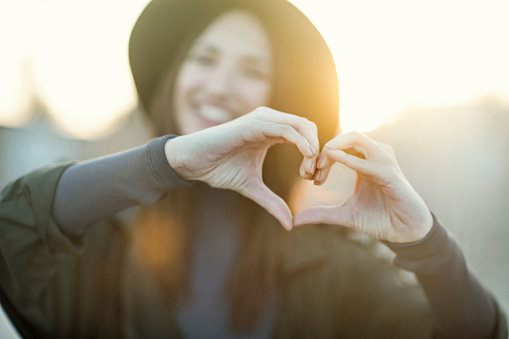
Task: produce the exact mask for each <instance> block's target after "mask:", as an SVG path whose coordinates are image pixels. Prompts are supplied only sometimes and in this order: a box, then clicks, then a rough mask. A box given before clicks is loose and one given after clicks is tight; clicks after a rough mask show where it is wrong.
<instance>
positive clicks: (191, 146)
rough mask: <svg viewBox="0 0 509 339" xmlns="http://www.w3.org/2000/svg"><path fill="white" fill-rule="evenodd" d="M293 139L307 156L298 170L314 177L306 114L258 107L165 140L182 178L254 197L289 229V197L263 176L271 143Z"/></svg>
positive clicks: (312, 133)
mask: <svg viewBox="0 0 509 339" xmlns="http://www.w3.org/2000/svg"><path fill="white" fill-rule="evenodd" d="M283 142H289V143H293V144H295V145H296V146H297V148H298V149H299V151H300V152H301V153H302V155H303V156H304V159H303V161H302V164H301V166H300V170H299V173H300V175H301V176H302V177H303V178H305V179H309V180H311V179H313V174H314V171H315V163H316V157H317V154H318V148H319V143H318V137H317V130H316V126H315V124H314V123H312V122H309V121H308V120H307V119H305V118H301V117H298V116H295V115H292V114H287V113H282V112H278V111H276V110H273V109H270V108H266V107H260V108H258V109H256V110H255V111H253V112H251V113H249V114H246V115H244V116H242V117H239V118H237V119H235V120H232V121H230V122H227V123H224V124H221V125H218V126H214V127H212V128H207V129H205V130H202V131H199V132H196V133H192V134H188V135H184V136H179V137H177V138H173V139H170V140H168V141H167V143H166V145H165V154H166V158H167V160H168V163H169V164H170V166H171V167H172V168H173V169H174V171H175V172H176V173H177V174H178V175H179V176H180V177H181V178H182V179H184V180H199V181H203V182H206V183H207V184H209V185H210V186H212V187H216V188H222V189H230V190H233V191H236V192H239V193H241V194H242V195H244V196H245V197H247V198H249V199H251V200H253V201H254V202H256V203H257V204H259V205H260V206H262V207H263V208H265V209H266V210H267V211H268V212H269V213H271V214H272V215H273V216H274V217H276V218H277V219H278V220H279V221H280V222H281V224H282V225H283V227H285V228H286V229H287V230H290V229H291V228H292V220H293V217H292V213H291V211H290V209H289V207H288V205H287V204H286V202H285V201H284V200H283V199H281V198H280V197H279V196H277V195H276V194H275V193H274V192H272V191H271V190H270V189H269V188H268V187H267V186H265V184H264V183H263V180H262V166H263V161H264V159H265V155H266V154H267V150H268V149H269V147H270V146H272V145H274V144H276V143H283Z"/></svg>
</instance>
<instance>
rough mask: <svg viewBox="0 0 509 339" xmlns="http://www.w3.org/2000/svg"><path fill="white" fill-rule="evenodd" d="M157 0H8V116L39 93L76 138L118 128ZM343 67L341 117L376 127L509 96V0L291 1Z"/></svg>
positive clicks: (3, 85)
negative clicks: (408, 110) (404, 113)
mask: <svg viewBox="0 0 509 339" xmlns="http://www.w3.org/2000/svg"><path fill="white" fill-rule="evenodd" d="M147 2H148V0H131V1H121V0H107V1H106V0H91V1H86V2H75V1H65V0H45V1H42V0H16V1H14V0H12V1H2V2H0V48H1V50H2V53H0V74H1V75H2V76H1V77H0V124H1V125H4V126H21V125H23V124H24V123H26V122H27V121H28V120H29V119H30V113H31V112H32V110H33V104H34V100H35V101H37V103H38V104H42V105H43V106H44V107H45V109H46V110H47V112H48V113H49V114H50V115H51V116H52V118H53V119H54V121H55V122H56V124H57V125H58V126H59V127H60V128H61V130H62V131H65V133H67V134H68V135H70V136H73V137H75V138H82V139H93V138H99V137H101V136H104V135H106V134H108V133H110V132H111V131H112V130H114V129H115V127H116V126H117V125H118V122H119V120H120V119H121V118H122V117H123V116H125V115H126V113H127V112H129V111H130V110H132V109H133V108H134V106H135V104H136V100H135V92H134V87H133V83H132V79H131V75H130V72H129V67H128V58H127V44H128V39H129V33H130V29H131V27H132V25H133V24H134V22H135V20H136V17H137V15H138V14H139V13H140V11H141V10H142V8H143V7H144V6H145V5H146V3H147ZM292 2H293V3H294V4H295V5H297V6H298V7H299V8H301V9H302V10H303V11H304V12H305V13H306V15H308V17H309V18H310V19H311V20H312V21H313V22H314V23H315V24H316V26H317V27H318V29H319V30H320V31H321V32H322V34H323V35H324V37H325V38H326V40H327V42H328V44H329V46H330V48H331V50H332V52H333V54H334V58H335V60H336V63H337V65H338V72H339V78H340V91H341V103H340V105H341V124H342V127H343V129H344V130H360V131H367V130H370V129H373V128H375V127H377V126H379V125H380V124H381V123H383V122H384V121H386V120H387V119H389V118H390V117H391V116H392V115H394V114H396V113H398V111H400V109H401V108H402V107H404V106H405V105H424V106H443V105H455V104H459V103H464V102H466V101H469V100H472V99H475V98H477V97H479V96H482V95H496V96H498V97H499V98H501V99H502V100H505V101H509V99H508V98H509V66H508V63H507V60H509V48H508V47H507V43H505V40H506V38H507V37H506V34H507V32H509V20H506V18H505V14H506V13H509V2H507V1H506V0H486V1H482V2H481V1H460V0H429V1H426V2H422V1H417V0H411V1H404V0H387V1H384V2H380V1H375V0H359V1H335V0H292Z"/></svg>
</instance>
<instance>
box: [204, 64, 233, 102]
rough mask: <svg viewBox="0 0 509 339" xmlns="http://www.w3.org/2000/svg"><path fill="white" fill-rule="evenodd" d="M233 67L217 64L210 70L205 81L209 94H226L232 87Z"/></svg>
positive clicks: (229, 92) (230, 91)
mask: <svg viewBox="0 0 509 339" xmlns="http://www.w3.org/2000/svg"><path fill="white" fill-rule="evenodd" d="M234 76H235V74H234V69H233V67H231V66H230V65H227V64H224V65H219V66H218V67H216V69H215V70H214V71H213V72H211V74H210V76H209V79H208V81H207V90H208V92H209V94H211V95H216V96H227V95H229V94H231V93H232V90H233V88H234V84H233V82H234Z"/></svg>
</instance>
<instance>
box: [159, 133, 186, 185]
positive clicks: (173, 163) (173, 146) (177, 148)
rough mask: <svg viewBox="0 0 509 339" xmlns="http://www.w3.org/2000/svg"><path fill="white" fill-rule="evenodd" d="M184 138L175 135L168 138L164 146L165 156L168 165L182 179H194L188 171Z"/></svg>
mask: <svg viewBox="0 0 509 339" xmlns="http://www.w3.org/2000/svg"><path fill="white" fill-rule="evenodd" d="M182 138H183V137H182V136H173V137H171V138H169V139H167V140H166V142H165V144H164V148H163V149H164V156H165V157H166V161H167V162H168V165H169V166H170V167H171V169H172V170H173V171H174V172H175V174H176V175H177V176H178V177H179V178H181V179H182V180H192V178H190V176H189V173H188V171H186V166H185V160H184V156H183V155H184V154H185V151H184V150H183V146H184V145H183V144H182V142H181V141H182Z"/></svg>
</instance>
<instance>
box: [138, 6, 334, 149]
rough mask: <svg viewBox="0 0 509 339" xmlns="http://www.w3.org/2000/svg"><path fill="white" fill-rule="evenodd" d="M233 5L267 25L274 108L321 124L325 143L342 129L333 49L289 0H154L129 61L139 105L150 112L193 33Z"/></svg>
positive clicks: (145, 13) (140, 23) (144, 15)
mask: <svg viewBox="0 0 509 339" xmlns="http://www.w3.org/2000/svg"><path fill="white" fill-rule="evenodd" d="M234 8H240V9H246V10H248V11H251V12H252V13H254V14H255V15H256V16H257V17H258V18H259V19H260V20H261V22H262V23H263V24H264V26H265V28H266V29H267V31H268V35H269V38H270V40H271V43H272V49H273V53H274V58H275V65H274V70H275V77H274V79H275V83H274V93H273V100H272V103H271V105H270V106H271V107H272V108H274V109H277V110H281V111H284V112H287V113H293V114H297V115H301V116H304V117H306V118H308V119H309V120H311V121H313V122H315V123H316V124H317V125H318V130H319V135H320V139H321V141H323V142H326V141H328V140H329V139H331V138H332V137H334V135H335V133H336V132H337V130H338V128H339V89H338V80H337V72H336V67H335V65H334V61H333V58H332V55H331V52H330V50H329V48H328V46H327V44H326V42H325V40H324V39H323V37H322V36H321V34H320V33H319V32H318V30H317V29H316V28H315V26H314V25H313V24H312V23H311V21H310V20H309V19H308V18H307V17H306V16H305V15H304V14H303V13H302V12H301V11H300V10H298V9H297V8H296V7H295V6H294V5H292V4H291V3H289V2H288V1H286V0H153V1H152V2H150V3H149V4H148V5H147V7H146V8H145V9H144V11H143V12H142V13H141V15H140V17H139V18H138V21H137V22H136V24H135V26H134V28H133V30H132V33H131V38H130V42H129V60H130V64H131V71H132V74H133V79H134V83H135V85H136V89H137V91H138V97H139V100H140V103H141V105H142V106H143V108H144V109H145V111H146V112H147V113H148V114H149V116H150V106H151V102H152V99H153V98H152V96H153V95H154V93H156V90H157V88H158V86H159V84H160V81H161V79H162V77H163V76H166V75H167V74H168V68H171V67H176V66H177V64H178V62H179V58H182V50H183V49H184V48H186V49H187V48H188V47H189V46H188V40H189V36H190V35H194V36H197V34H199V32H201V31H202V30H203V29H204V28H205V27H206V26H207V25H208V24H209V23H210V22H211V21H212V20H213V19H214V18H216V17H217V16H218V15H219V14H221V13H223V12H225V11H227V10H229V9H234Z"/></svg>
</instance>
